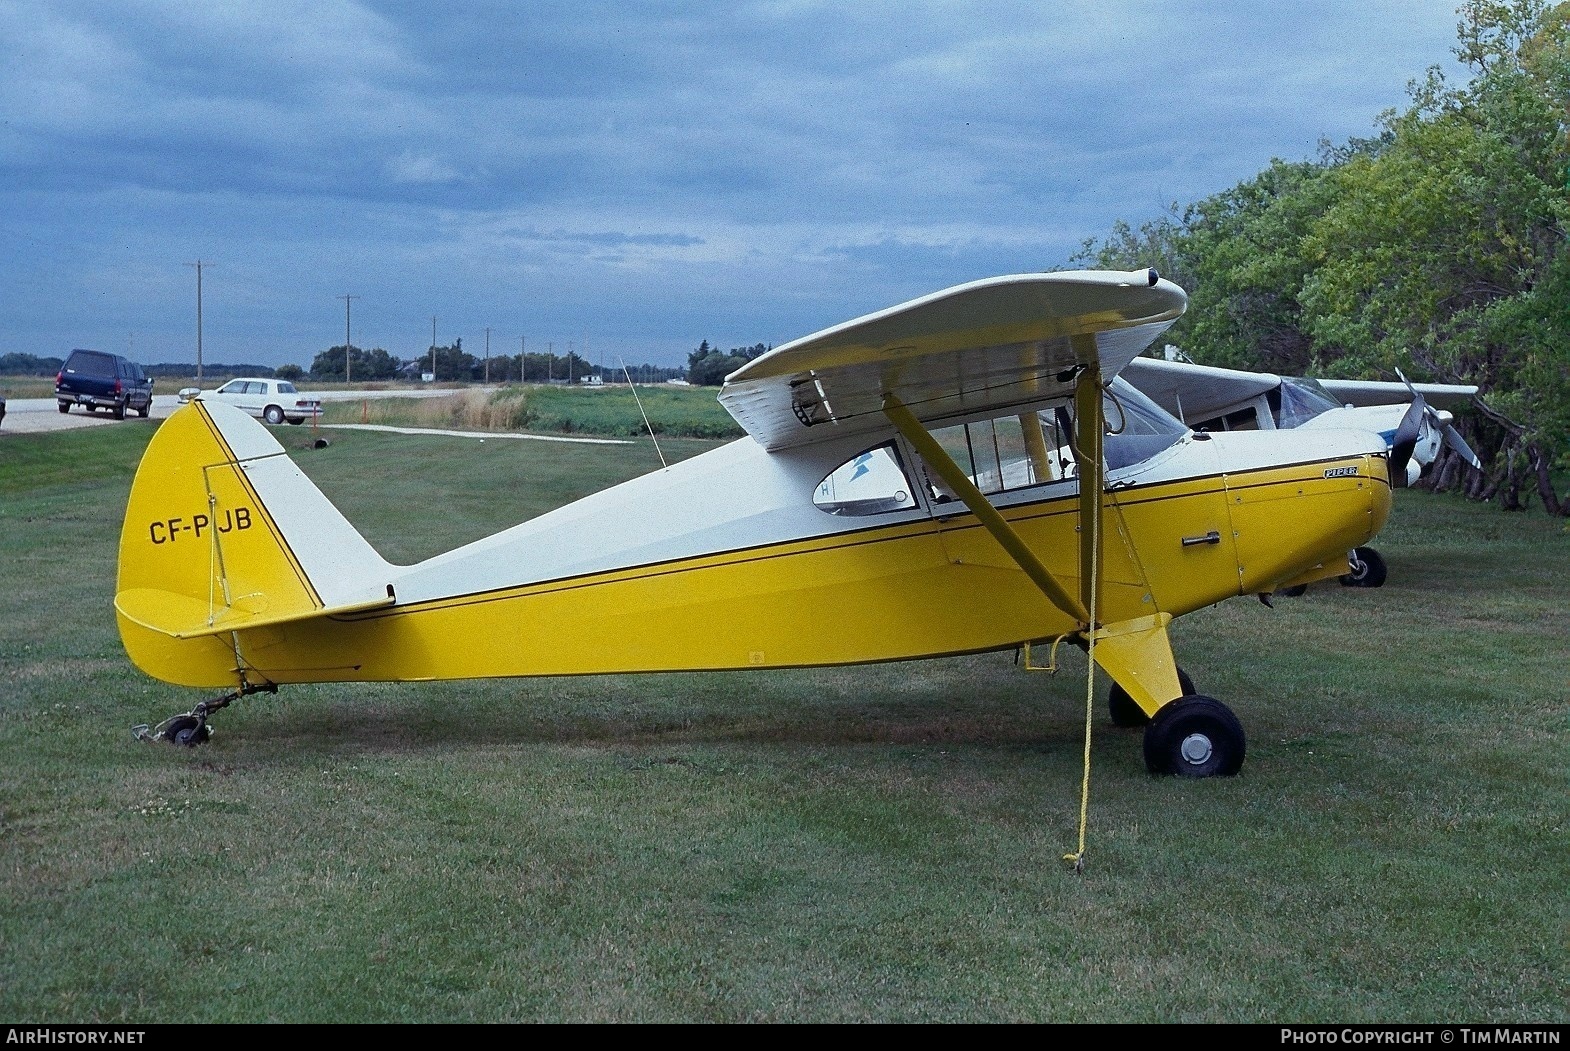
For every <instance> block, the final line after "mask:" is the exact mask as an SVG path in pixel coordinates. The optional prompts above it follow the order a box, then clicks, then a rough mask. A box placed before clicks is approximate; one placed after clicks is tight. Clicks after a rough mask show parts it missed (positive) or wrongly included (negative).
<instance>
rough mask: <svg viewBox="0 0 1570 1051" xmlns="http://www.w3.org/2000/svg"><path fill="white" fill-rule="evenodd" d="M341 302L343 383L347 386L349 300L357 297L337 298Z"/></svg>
mask: <svg viewBox="0 0 1570 1051" xmlns="http://www.w3.org/2000/svg"><path fill="white" fill-rule="evenodd" d="M338 298H339V299H341V300H343V382H344V386H348V384H349V300H351V299H359V298H360V297H359V296H339V297H338Z"/></svg>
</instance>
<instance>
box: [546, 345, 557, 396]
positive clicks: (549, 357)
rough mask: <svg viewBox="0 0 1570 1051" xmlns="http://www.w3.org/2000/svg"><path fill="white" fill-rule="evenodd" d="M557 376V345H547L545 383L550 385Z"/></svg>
mask: <svg viewBox="0 0 1570 1051" xmlns="http://www.w3.org/2000/svg"><path fill="white" fill-rule="evenodd" d="M555 375H556V344H555V343H547V344H545V383H546V385H547V386H549V385H550V382H551V379H552V378H553V377H554V376H555Z"/></svg>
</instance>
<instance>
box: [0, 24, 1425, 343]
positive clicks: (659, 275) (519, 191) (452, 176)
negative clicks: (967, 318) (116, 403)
mask: <svg viewBox="0 0 1570 1051" xmlns="http://www.w3.org/2000/svg"><path fill="white" fill-rule="evenodd" d="M1450 8H1451V4H1450V3H1449V2H1443V3H1440V2H1421V0H1363V2H1357V3H1354V2H1352V0H1345V2H1329V3H1325V4H1321V5H1316V7H1315V9H1314V11H1313V12H1312V13H1310V14H1305V13H1303V12H1301V11H1296V12H1293V13H1291V14H1290V15H1284V14H1283V9H1282V8H1280V7H1279V5H1276V4H1265V3H1262V2H1253V0H1250V2H1246V3H1242V2H1234V3H1229V4H1223V5H1217V4H1210V3H1199V2H1198V0H1193V2H1187V0H1166V2H1155V3H1151V2H1148V0H1147V2H1142V3H1134V2H1133V0H1108V2H1107V3H1103V4H1097V5H1091V6H1075V5H1042V4H1040V3H1039V2H1025V0H1019V2H1009V0H1000V2H997V3H990V4H988V5H981V6H977V5H968V4H953V3H949V2H941V0H929V2H921V0H908V2H901V3H895V2H893V0H867V2H865V3H857V4H853V5H846V4H843V3H826V2H808V0H774V2H752V3H740V4H736V3H721V2H719V0H703V2H698V0H688V2H678V0H672V2H668V3H662V4H659V5H627V4H625V3H622V2H619V0H583V2H581V3H577V4H573V5H565V4H562V5H558V4H519V3H515V2H512V0H495V2H462V3H448V4H434V5H433V4H430V3H428V2H426V0H363V2H356V0H322V2H305V0H278V2H272V3H267V4H255V3H250V2H213V3H205V4H199V5H190V4H187V3H183V2H176V0H114V2H109V0H53V2H51V3H49V4H40V5H26V6H25V7H24V5H20V4H12V5H0V62H4V63H5V68H6V69H7V71H8V76H7V77H6V78H5V79H4V81H3V82H0V113H3V114H4V118H3V120H4V123H3V124H0V144H3V146H4V148H3V150H0V216H4V217H5V218H0V224H3V225H0V234H4V235H6V236H8V238H9V239H10V242H11V243H12V244H17V245H23V246H28V250H27V251H24V252H21V253H12V257H11V258H10V259H9V260H7V261H0V321H3V322H4V325H0V333H3V334H4V338H5V339H7V340H11V341H15V342H14V344H12V345H5V346H0V350H11V349H18V350H21V349H26V350H33V349H35V348H36V347H37V346H43V345H53V344H56V343H62V342H72V341H78V340H80V341H87V340H90V339H91V338H92V335H91V334H92V333H93V332H95V331H97V332H102V333H103V334H104V339H103V341H108V340H111V339H114V338H123V337H121V336H118V335H116V333H119V332H120V331H121V330H130V329H133V328H134V329H136V330H138V331H145V332H147V333H148V336H147V338H146V339H145V340H144V339H141V338H139V340H138V342H139V344H140V345H142V346H144V347H147V348H148V350H149V352H150V353H151V352H153V349H154V348H155V347H157V346H158V343H157V340H158V339H159V338H163V337H158V336H155V335H153V333H160V332H162V333H167V334H168V335H167V338H166V345H167V347H168V348H169V351H168V352H169V353H174V352H175V351H176V349H178V348H180V347H181V345H182V343H183V342H184V341H185V339H186V335H185V334H186V332H187V330H188V329H189V328H190V327H191V326H190V324H189V323H188V319H187V318H186V317H185V315H186V314H187V313H188V312H189V310H190V303H189V300H190V298H191V297H190V295H189V294H188V290H187V289H185V287H184V286H185V284H186V283H187V281H186V279H187V278H188V277H189V275H188V274H187V273H186V271H185V268H184V266H183V264H184V263H186V262H188V261H191V260H194V259H197V258H213V259H217V260H220V261H221V262H220V266H219V267H218V268H217V269H216V270H215V272H214V275H213V276H214V281H215V285H214V289H215V291H214V295H215V296H218V297H219V298H218V299H216V300H215V302H214V306H213V314H212V317H213V320H212V321H211V322H210V323H211V324H213V325H216V326H219V328H218V330H217V331H219V332H222V331H223V326H230V330H229V338H233V339H235V340H240V341H243V343H244V346H245V347H247V348H249V349H248V351H247V352H248V353H250V354H251V355H252V356H253V359H254V360H262V361H266V360H269V356H273V357H278V358H280V359H281V358H288V359H289V360H296V361H299V360H302V359H303V360H305V361H309V359H310V357H311V356H313V355H314V353H315V352H316V351H317V350H320V349H322V346H326V345H328V343H322V346H317V345H316V344H317V343H321V342H322V339H323V338H325V339H327V340H328V341H330V340H331V339H333V338H334V333H333V332H332V331H326V332H323V331H322V324H321V322H320V320H319V314H320V313H321V311H322V309H323V307H324V306H325V307H327V308H331V305H332V302H333V299H334V297H336V296H341V295H343V294H345V293H346V292H354V293H355V294H363V295H364V296H365V299H364V300H362V301H359V302H357V303H356V308H355V310H356V316H357V317H358V316H359V315H360V314H361V313H362V312H363V313H364V315H365V319H366V320H365V323H366V325H367V326H370V325H372V324H373V323H375V319H376V318H377V317H378V311H380V315H379V316H380V317H382V318H384V319H386V324H387V329H386V333H387V334H386V336H385V340H386V341H387V344H388V348H387V349H389V350H396V349H398V348H397V346H396V343H395V341H396V340H404V341H406V342H410V343H411V346H412V347H413V348H416V349H417V348H418V347H419V346H420V345H421V341H422V339H423V341H425V342H428V340H429V332H428V331H426V332H425V333H424V336H423V337H420V336H419V333H418V331H417V330H418V328H419V327H420V325H418V324H416V322H420V320H421V319H422V318H424V319H425V323H428V318H429V316H430V315H431V314H432V313H436V314H438V315H440V316H442V317H444V318H446V319H448V322H447V323H450V324H452V325H453V326H454V330H455V331H456V329H457V327H459V326H465V325H467V326H470V327H471V329H472V328H473V327H474V326H479V327H481V328H483V327H484V326H486V325H493V326H496V327H510V328H516V329H519V330H520V331H521V330H523V329H531V330H533V331H536V332H539V331H542V330H543V329H545V328H547V327H553V328H556V329H559V330H561V331H564V332H571V333H574V335H573V336H572V337H571V338H575V339H582V338H584V336H585V334H586V332H587V330H588V329H590V328H597V329H599V330H602V331H604V332H607V333H609V332H616V333H618V334H620V335H619V336H618V338H624V339H627V340H644V341H646V343H647V345H649V346H656V345H659V346H667V347H680V346H685V345H687V344H688V343H690V344H691V345H696V342H697V340H698V339H701V338H710V339H711V340H712V341H714V342H718V343H725V344H726V345H730V344H729V343H726V341H727V340H730V339H734V340H735V345H741V344H742V343H754V342H758V341H763V342H777V341H782V340H784V339H788V338H792V337H794V336H799V335H802V334H805V333H806V332H808V331H811V329H812V328H813V327H817V326H820V325H823V324H831V323H833V322H835V321H838V320H844V319H845V318H848V317H851V316H855V315H856V314H859V313H863V312H865V311H867V310H871V309H876V308H878V307H879V306H886V305H888V304H889V303H892V302H897V301H899V300H901V299H905V298H909V297H911V296H914V295H919V294H922V293H924V292H928V291H932V290H934V289H935V288H938V287H942V285H944V284H948V283H956V282H958V281H964V280H970V279H973V278H976V277H981V276H986V275H988V274H992V273H1006V272H1017V271H1019V270H1025V269H1041V268H1046V267H1051V266H1054V265H1059V264H1061V263H1063V262H1064V261H1065V260H1066V259H1067V258H1068V256H1069V255H1070V254H1071V253H1072V251H1073V249H1074V248H1076V247H1077V246H1078V245H1079V243H1080V242H1081V241H1082V240H1084V239H1085V238H1086V237H1091V236H1098V235H1100V234H1103V233H1104V232H1106V230H1107V229H1108V228H1109V227H1110V225H1111V223H1112V222H1113V221H1114V220H1116V219H1118V218H1125V219H1128V220H1130V221H1134V222H1138V221H1140V220H1141V219H1143V218H1146V217H1148V216H1151V215H1154V214H1157V213H1158V212H1159V211H1160V210H1161V209H1163V208H1164V207H1165V206H1166V205H1167V204H1169V203H1171V202H1172V201H1175V200H1180V201H1188V200H1194V199H1197V198H1199V197H1201V196H1204V195H1206V194H1209V193H1212V192H1215V191H1217V190H1220V189H1223V188H1225V187H1227V186H1229V185H1232V184H1234V183H1236V182H1238V181H1240V180H1243V179H1246V178H1248V177H1250V176H1251V175H1252V174H1254V173H1255V172H1257V171H1258V170H1259V169H1260V168H1262V167H1263V166H1264V165H1265V164H1267V163H1268V162H1269V160H1270V158H1271V157H1273V156H1282V157H1285V158H1287V159H1300V158H1302V157H1305V156H1310V155H1312V154H1313V152H1314V150H1315V148H1316V144H1317V142H1318V140H1319V138H1320V137H1321V136H1327V137H1329V138H1331V139H1332V140H1344V139H1345V138H1346V137H1348V136H1351V135H1365V134H1369V133H1370V131H1371V122H1372V120H1373V118H1374V116H1375V115H1376V114H1377V113H1378V112H1379V111H1380V110H1381V109H1383V108H1385V107H1388V106H1394V105H1399V104H1400V103H1401V102H1402V100H1403V97H1404V96H1403V90H1404V85H1405V83H1406V81H1407V80H1408V79H1410V78H1411V77H1415V76H1417V75H1419V74H1420V73H1421V72H1422V70H1423V68H1424V67H1425V66H1426V65H1428V64H1430V63H1432V62H1443V61H1444V60H1445V59H1446V57H1447V55H1448V46H1449V43H1450V40H1451V39H1452V37H1453V28H1454V15H1453V12H1452V11H1451V9H1450ZM84 260H86V261H91V262H92V264H93V265H91V266H84V265H83V262H84ZM154 273H159V274H163V275H166V276H165V277H163V278H161V279H159V280H152V279H151V277H150V276H149V275H151V274H154ZM136 289H141V290H142V291H141V292H138V291H136ZM362 289H363V290H364V291H363V293H362V292H361V290H362ZM62 291H64V292H65V293H66V296H67V298H66V299H64V300H62V298H61V295H60V293H61V292H62ZM62 302H69V303H70V304H71V306H70V307H69V308H68V309H62V306H61V304H62ZM340 305H341V303H340ZM394 317H397V318H400V319H402V320H399V321H397V322H394V321H393V318H394ZM410 330H416V331H414V333H413V334H412V335H409V334H408V333H409V332H410ZM399 333H404V334H403V335H399ZM588 335H589V336H590V337H591V338H592V333H588ZM337 337H338V338H341V332H339V333H337ZM215 338H216V337H215Z"/></svg>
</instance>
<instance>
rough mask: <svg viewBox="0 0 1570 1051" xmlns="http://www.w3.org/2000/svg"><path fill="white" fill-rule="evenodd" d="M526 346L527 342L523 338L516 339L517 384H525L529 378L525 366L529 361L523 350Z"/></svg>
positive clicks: (526, 366)
mask: <svg viewBox="0 0 1570 1051" xmlns="http://www.w3.org/2000/svg"><path fill="white" fill-rule="evenodd" d="M527 346H528V340H527V339H526V338H525V337H523V336H519V337H518V382H519V383H523V382H526V381H527V380H528V378H529V372H528V364H527V362H528V360H529V355H528V354H527V353H526V352H525V348H526V347H527Z"/></svg>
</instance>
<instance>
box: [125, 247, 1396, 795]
mask: <svg viewBox="0 0 1570 1051" xmlns="http://www.w3.org/2000/svg"><path fill="white" fill-rule="evenodd" d="M1186 306H1187V296H1186V295H1185V294H1184V292H1183V291H1182V289H1180V288H1178V287H1177V286H1176V285H1174V284H1172V283H1171V282H1169V281H1165V280H1162V279H1160V278H1159V277H1158V276H1157V275H1156V273H1155V272H1154V271H1134V272H1099V271H1087V272H1072V273H1047V274H1022V275H1016V276H1007V277H996V278H991V279H987V280H982V281H976V282H973V283H970V284H965V285H960V286H957V287H954V288H950V289H946V290H944V291H941V292H936V293H934V294H932V295H929V296H925V297H923V298H920V299H917V300H913V301H911V302H908V303H904V304H901V305H899V306H895V307H892V308H890V309H887V310H884V311H881V312H878V313H875V314H870V315H868V316H866V317H862V318H858V319H856V320H854V321H850V322H846V323H845V324H842V325H838V326H836V327H834V328H830V329H826V330H824V331H822V332H819V333H816V334H814V335H811V336H807V337H805V338H803V339H799V340H796V341H794V342H791V343H788V344H786V345H784V346H781V347H778V348H777V349H775V350H773V351H771V352H769V353H767V354H764V355H763V356H761V357H759V358H757V359H755V360H754V361H752V362H750V363H749V364H747V365H746V366H745V367H744V368H742V369H740V370H739V371H737V372H736V373H734V374H732V375H731V376H730V377H728V379H727V381H726V383H725V386H724V388H723V389H722V391H721V393H720V400H721V402H723V403H724V405H725V406H726V408H727V409H729V411H730V412H731V414H732V415H734V416H735V417H736V419H737V420H738V421H740V423H741V424H742V426H743V427H745V428H746V430H747V432H748V435H749V436H748V437H746V438H742V439H740V440H738V441H735V442H733V443H730V444H727V445H725V446H723V447H721V448H718V449H715V450H713V451H711V452H709V453H706V454H703V455H701V456H698V457H695V458H693V459H690V460H686V461H684V462H681V463H678V464H675V465H673V466H670V467H667V468H665V469H663V470H659V471H655V472H653V473H651V474H648V475H645V476H643V477H641V478H637V479H634V480H632V481H629V482H626V483H623V484H621V485H618V486H615V487H613V488H610V489H607V490H605V491H603V492H600V493H597V494H595V495H593V496H590V497H587V498H585V499H583V500H580V501H577V502H576V503H573V504H570V505H568V506H565V507H562V508H560V509H558V510H555V511H552V512H550V513H548V514H545V515H542V516H540V517H538V518H535V519H533V520H531V521H527V522H524V523H522V524H521V525H517V526H514V527H512V528H510V529H507V530H505V531H503V532H501V533H498V534H496V535H494V536H492V537H489V538H487V539H484V540H480V541H477V542H475V543H472V544H468V545H466V546H463V547H460V548H458V549H456V550H453V551H450V552H448V553H446V554H443V555H438V556H436V557H434V558H431V559H428V560H426V561H424V562H420V563H418V564H415V565H409V566H398V565H392V564H390V563H388V562H387V561H385V560H384V559H383V558H382V557H381V556H380V555H378V554H377V552H376V551H375V550H374V549H373V548H372V547H371V545H370V544H369V543H368V542H367V541H366V540H365V539H364V538H363V537H361V536H360V534H359V533H358V532H357V531H356V530H355V529H354V527H353V526H352V525H350V524H349V522H348V521H347V520H346V519H345V518H344V517H343V516H342V515H341V514H340V513H339V512H338V510H337V509H336V508H334V507H333V505H332V504H331V503H330V502H329V501H328V500H327V498H326V497H325V496H323V495H322V493H321V492H320V491H319V490H317V488H316V487H315V486H314V485H313V484H312V483H311V482H310V481H309V479H307V478H306V476H305V475H304V474H303V473H302V472H301V470H300V469H299V468H298V467H297V466H296V465H295V464H294V462H293V461H292V460H291V459H290V458H289V457H288V456H287V455H286V454H285V452H284V450H283V448H282V447H281V446H280V445H279V444H278V442H277V441H275V440H274V439H273V437H272V436H271V435H270V434H269V433H268V431H267V430H266V428H264V427H262V426H261V425H260V424H258V423H257V422H256V421H254V420H252V419H251V418H250V417H249V416H247V415H245V414H244V413H243V412H240V411H238V410H235V409H233V408H232V407H229V406H224V405H220V404H209V403H206V402H204V401H201V400H197V401H194V402H192V403H191V404H190V405H188V406H186V407H184V408H182V409H180V410H179V411H178V412H176V413H175V414H173V415H172V416H171V417H170V418H169V419H168V420H167V421H166V422H165V423H164V424H163V425H162V426H161V427H160V428H159V430H158V432H157V434H156V436H155V437H154V439H153V441H152V443H151V444H150V445H149V447H148V449H147V452H146V455H145V457H144V459H143V461H142V464H141V466H140V468H139V470H138V472H137V476H136V480H135V483H134V485H133V487H132V491H131V497H130V502H129V506H128V508H127V512H126V518H125V525H124V530H123V533H122V536H121V544H120V567H119V581H118V588H117V593H116V597H115V608H116V611H117V614H118V621H119V627H120V633H121V637H122V639H123V641H124V644H125V648H126V650H127V652H128V653H129V655H130V657H131V659H132V660H133V661H134V662H135V663H136V665H137V666H138V667H140V668H141V669H142V670H144V671H145V672H147V673H148V674H149V675H152V676H154V677H156V678H158V679H162V680H164V681H166V682H170V683H176V684H180V685H185V686H193V687H215V688H216V687H222V688H226V689H228V690H229V691H231V692H229V693H227V694H225V695H224V696H222V697H219V698H216V699H215V700H212V701H207V702H203V703H202V704H199V705H197V706H196V708H194V709H193V710H192V711H191V712H189V713H186V714H184V715H181V716H176V717H173V718H171V719H168V720H165V721H164V723H162V724H161V725H160V727H159V728H158V730H157V732H156V733H154V734H151V735H149V736H154V737H157V738H160V739H165V740H170V741H174V742H176V743H181V744H195V743H198V742H200V741H202V740H205V739H206V737H207V735H208V727H207V719H208V717H209V716H210V715H211V714H212V712H213V711H215V710H217V709H218V708H221V707H223V706H225V705H227V704H229V703H230V702H232V701H233V700H235V699H237V698H239V697H241V696H243V695H245V694H248V693H252V692H256V691H259V690H262V691H272V690H275V689H276V688H277V687H278V686H280V685H283V684H287V683H306V682H345V681H427V680H440V679H459V678H477V677H492V676H533V675H576V674H592V673H605V672H655V671H673V670H681V671H692V670H705V669H761V668H792V667H805V666H813V665H841V664H859V663H870V662H880V661H898V660H908V659H913V658H922V657H936V656H944V655H951V654H961V653H972V652H982V651H989V650H1007V649H1015V648H1020V647H1028V646H1029V645H1030V644H1032V643H1042V642H1046V641H1049V640H1063V639H1067V640H1069V641H1070V642H1072V643H1074V644H1077V645H1079V646H1081V647H1083V648H1084V649H1085V650H1087V651H1088V652H1089V654H1090V657H1091V666H1092V667H1100V668H1102V669H1104V670H1105V671H1106V672H1107V673H1108V674H1109V675H1110V676H1111V677H1112V679H1113V680H1114V682H1115V687H1114V690H1113V696H1112V699H1111V702H1110V703H1111V707H1112V713H1113V717H1114V720H1115V721H1117V722H1119V723H1121V724H1125V725H1134V724H1145V725H1146V729H1145V737H1144V751H1145V759H1146V763H1147V765H1148V766H1149V768H1150V769H1151V770H1152V771H1154V772H1157V773H1174V774H1180V775H1187V776H1196V777H1202V776H1209V775H1216V774H1222V775H1225V774H1233V773H1236V772H1237V770H1238V769H1239V768H1240V767H1241V765H1242V763H1243V759H1244V751H1245V747H1246V746H1245V739H1244V733H1243V728H1242V726H1241V724H1240V723H1239V722H1238V720H1237V718H1236V717H1235V716H1234V715H1233V713H1232V712H1231V711H1230V710H1229V709H1228V708H1227V707H1226V706H1225V705H1223V704H1222V703H1221V702H1219V701H1217V700H1215V699H1213V698H1210V697H1206V696H1202V695H1198V694H1196V693H1195V691H1194V688H1193V687H1192V685H1191V684H1190V683H1189V682H1188V681H1187V677H1186V676H1184V675H1183V674H1182V673H1181V672H1179V670H1178V667H1177V665H1176V663H1175V661H1174V658H1173V654H1172V649H1171V646H1170V644H1169V642H1168V625H1169V623H1170V622H1171V620H1172V618H1173V617H1176V616H1181V615H1182V614H1184V613H1187V612H1189V611H1191V610H1195V609H1199V608H1201V607H1203V606H1208V605H1211V604H1213V603H1216V602H1219V601H1221V600H1222V599H1225V598H1228V597H1229V596H1233V595H1249V594H1262V593H1268V592H1271V591H1273V590H1276V589H1279V588H1282V587H1286V586H1292V585H1296V584H1300V583H1305V582H1308V581H1312V580H1317V579H1324V578H1329V577H1334V576H1338V575H1340V574H1342V573H1345V572H1346V571H1347V552H1348V551H1350V550H1352V549H1354V548H1355V547H1357V546H1358V545H1359V544H1361V543H1363V542H1364V541H1366V540H1368V539H1369V538H1371V537H1372V536H1374V534H1375V533H1377V532H1378V531H1379V529H1380V528H1381V526H1383V524H1384V522H1385V519H1386V516H1387V514H1388V513H1389V510H1390V485H1389V477H1388V470H1387V453H1386V445H1385V442H1384V441H1383V440H1382V439H1381V438H1380V437H1379V436H1377V435H1375V434H1373V433H1370V432H1367V431H1358V430H1348V431H1330V430H1327V431H1318V432H1312V433H1308V432H1281V433H1278V432H1273V431H1255V432H1248V433H1241V432H1239V433H1223V434H1204V433H1196V432H1194V431H1192V430H1190V429H1188V428H1187V427H1185V426H1184V425H1183V424H1181V423H1179V422H1178V421H1177V420H1176V419H1174V418H1173V417H1172V416H1171V415H1169V414H1168V413H1167V412H1165V411H1163V410H1162V409H1160V408H1159V407H1158V406H1156V405H1155V404H1154V403H1152V402H1151V401H1150V400H1149V399H1148V398H1146V397H1144V396H1142V395H1141V394H1139V392H1138V391H1136V390H1134V389H1133V388H1132V387H1131V386H1129V385H1128V384H1126V383H1124V382H1122V381H1121V380H1119V379H1117V378H1116V377H1117V374H1118V372H1119V371H1120V370H1121V369H1122V368H1123V367H1124V366H1125V365H1127V364H1128V363H1129V361H1130V360H1132V359H1133V358H1134V357H1135V356H1136V355H1137V354H1138V353H1139V352H1140V351H1141V350H1143V349H1144V348H1145V347H1146V346H1148V345H1149V344H1150V343H1151V342H1152V341H1153V340H1154V339H1155V338H1156V337H1157V336H1158V335H1160V333H1161V332H1162V331H1164V330H1165V329H1166V328H1167V327H1168V326H1169V325H1170V324H1171V323H1172V322H1173V321H1175V320H1176V319H1177V318H1178V317H1179V316H1180V315H1181V314H1182V313H1183V311H1184V309H1185V308H1186ZM607 639H614V640H616V641H615V643H614V644H613V645H608V644H607V643H606V642H605V640H607Z"/></svg>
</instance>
